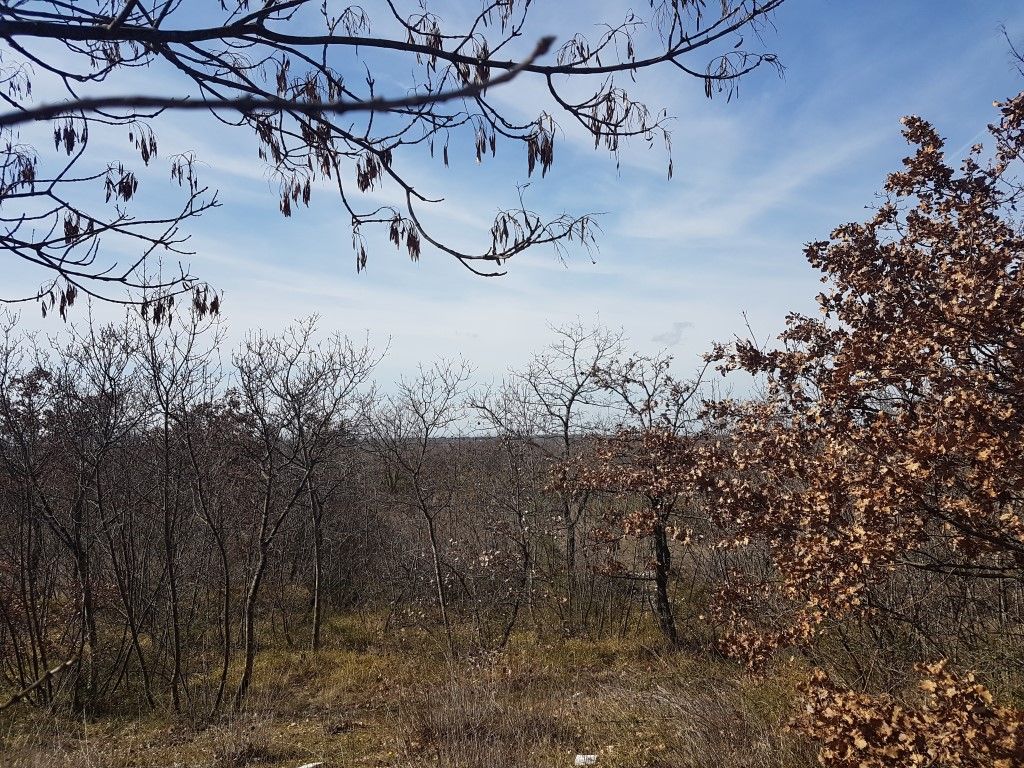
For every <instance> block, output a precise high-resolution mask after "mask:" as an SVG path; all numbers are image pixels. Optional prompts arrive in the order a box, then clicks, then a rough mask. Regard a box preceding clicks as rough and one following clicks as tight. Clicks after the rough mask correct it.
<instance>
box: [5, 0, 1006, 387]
mask: <svg viewBox="0 0 1024 768" xmlns="http://www.w3.org/2000/svg"><path fill="white" fill-rule="evenodd" d="M637 2H638V3H639V4H640V5H641V6H644V7H646V6H647V3H646V0H643V1H642V2H641V1H640V0H637ZM544 5H545V4H543V3H541V4H540V6H544ZM540 6H539V7H540ZM598 9H604V10H614V11H615V14H614V15H621V14H622V13H623V12H624V11H625V10H627V9H628V3H621V2H613V1H612V0H603V2H600V3H595V2H584V1H583V0H563V2H561V3H559V4H557V5H556V4H548V5H547V6H546V9H544V10H541V20H542V21H544V20H545V19H546V20H548V21H549V23H551V24H553V25H558V29H555V30H554V31H556V32H560V33H562V34H563V35H564V33H565V31H566V29H568V27H567V26H565V24H566V21H565V20H566V19H569V20H570V23H571V20H572V19H576V20H577V21H576V24H577V26H579V25H580V22H579V19H583V20H584V22H583V23H584V25H585V24H586V23H588V22H587V20H588V19H590V18H592V17H594V16H596V15H598ZM639 10H643V8H641V9H639ZM544 13H547V14H549V15H548V16H544V15H543V14H544ZM775 21H776V25H777V31H775V32H771V31H769V32H768V33H767V34H766V36H765V44H766V47H767V48H768V49H769V50H772V51H774V52H776V53H778V54H779V56H780V58H781V60H782V62H783V64H784V65H785V67H786V73H785V76H784V78H781V79H780V78H778V77H776V76H775V75H774V74H772V73H771V72H770V71H768V70H764V71H763V72H758V73H755V74H754V75H753V76H751V77H748V78H747V79H746V80H745V81H744V82H743V84H742V86H741V93H740V98H739V99H738V100H735V99H734V100H733V101H732V102H731V103H728V104H727V103H726V101H725V100H724V99H718V98H716V99H715V100H712V101H708V100H707V99H705V98H704V95H703V86H702V83H701V82H700V81H696V80H692V79H688V78H685V77H679V78H672V77H669V76H667V71H663V72H662V73H660V74H659V75H658V77H656V78H645V79H642V80H641V81H640V83H639V86H638V89H639V92H640V93H642V94H643V95H644V96H645V97H646V99H647V100H648V101H649V102H650V103H651V104H652V105H655V106H664V107H667V108H668V110H669V113H670V114H672V115H674V116H675V117H676V119H675V120H674V121H673V123H672V125H671V129H672V133H673V145H674V150H673V155H674V160H675V177H674V179H673V180H672V181H668V180H667V179H666V174H665V162H666V157H665V154H664V152H663V151H662V150H661V149H660V147H657V146H656V147H655V148H654V149H651V150H648V149H647V147H646V145H644V144H643V143H642V142H641V143H637V144H635V145H633V146H631V147H629V148H628V149H627V150H626V151H625V152H624V153H623V156H622V158H621V160H622V162H621V167H620V168H619V169H618V170H617V169H616V164H615V162H614V160H613V159H612V158H610V157H609V156H608V155H607V153H606V152H604V151H601V150H596V151H595V150H594V149H593V145H592V142H591V141H590V140H589V139H588V138H586V137H584V136H580V135H579V134H578V133H577V132H575V131H571V132H569V134H568V135H565V136H562V137H560V139H559V142H558V146H557V155H556V163H555V166H554V168H553V169H552V172H551V173H549V175H548V177H547V178H546V179H544V180H543V181H541V180H539V179H537V178H536V177H535V178H534V179H533V180H532V183H531V185H530V187H529V188H528V189H527V195H528V198H527V199H528V202H529V203H530V204H531V205H532V206H533V207H535V208H536V209H538V210H541V211H544V212H547V213H550V214H557V213H558V212H560V211H562V210H566V211H570V212H573V213H586V212H591V211H602V212H606V214H605V215H604V216H602V217H601V220H600V223H601V226H602V229H603V234H602V235H601V237H600V250H599V251H598V252H597V253H596V254H594V261H593V262H592V261H591V258H590V257H589V256H588V255H587V254H586V253H582V252H580V253H573V254H570V256H569V257H568V258H567V259H566V260H565V261H564V262H561V261H559V260H558V259H557V258H555V257H554V256H553V255H552V253H551V252H550V251H547V250H543V249H541V250H537V251H535V252H530V253H527V254H524V255H522V256H519V257H516V259H514V260H513V261H512V262H510V263H509V265H508V267H509V274H508V275H507V276H505V277H503V278H498V279H482V278H478V277H475V276H473V275H471V274H470V273H469V272H468V271H466V270H465V269H463V268H462V267H460V266H459V265H457V264H455V263H453V262H452V261H451V259H450V258H449V257H446V256H444V255H442V254H438V253H435V252H432V251H428V252H426V253H425V254H424V257H423V258H422V259H421V261H420V262H419V263H418V264H413V263H410V261H409V260H408V258H407V257H406V256H405V255H404V254H399V253H396V252H395V251H394V250H392V249H390V248H387V247H375V248H374V249H373V251H372V252H371V254H370V263H369V268H368V270H367V272H366V273H364V274H361V275H357V274H356V272H355V268H354V257H353V253H352V248H351V243H350V233H349V230H348V229H347V227H346V219H345V216H344V215H342V213H341V212H340V211H339V205H338V202H337V200H336V199H335V198H334V197H332V196H331V195H330V194H329V193H323V194H320V195H318V196H316V197H315V198H314V202H313V205H312V206H311V208H310V209H309V210H308V211H302V212H301V214H300V215H297V216H294V217H293V218H291V219H288V220H286V219H284V218H282V217H281V216H280V215H279V214H278V213H277V200H276V195H275V191H274V189H273V187H272V184H271V183H270V181H269V180H268V178H267V176H266V171H265V169H264V168H263V167H261V165H260V164H259V162H258V161H257V159H256V144H255V140H254V139H252V138H251V137H249V136H248V135H240V134H238V133H232V132H227V131H224V130H220V129H218V128H216V127H214V126H212V125H211V121H209V120H199V119H198V118H196V117H195V116H192V117H189V118H183V117H175V118H174V119H173V121H165V123H164V124H163V126H162V127H161V128H160V129H159V131H158V135H159V136H160V140H161V154H162V155H164V156H167V155H169V154H171V153H172V152H175V151H184V150H194V151H196V152H197V153H198V155H199V157H200V159H201V160H202V161H203V163H204V164H205V165H204V169H203V178H204V181H205V182H206V183H209V184H211V185H212V186H214V187H217V188H218V189H219V190H220V196H221V199H222V200H223V202H224V205H223V207H222V208H220V209H219V210H217V211H214V212H213V213H212V214H210V215H209V216H207V217H206V218H204V219H203V220H202V221H200V222H198V223H197V224H196V226H194V227H193V232H194V239H193V243H192V247H193V248H194V249H195V250H196V251H197V255H196V256H195V257H194V258H193V260H192V270H193V272H194V273H196V274H198V275H200V276H202V277H203V278H205V279H207V280H208V281H209V282H211V283H212V284H214V285H215V286H217V287H218V288H219V289H221V290H222V291H223V292H224V296H225V308H224V311H225V316H226V321H227V325H228V327H229V336H230V338H231V339H235V340H237V339H239V338H241V337H242V336H243V335H244V333H245V331H246V330H248V329H250V328H255V327H262V328H265V329H267V330H275V329H280V328H282V327H284V326H285V325H286V324H288V323H289V322H290V321H291V320H294V319H296V318H299V317H303V316H305V315H308V314H311V313H317V314H319V315H321V317H322V321H321V323H322V327H323V328H324V329H325V330H332V331H333V330H340V331H343V332H346V333H348V334H350V335H353V336H362V335H363V333H364V332H365V331H366V330H368V331H369V333H370V337H371V339H372V340H373V341H374V342H375V343H376V344H378V345H379V346H382V347H383V346H384V345H386V344H388V343H389V340H390V351H389V354H388V357H387V360H386V362H385V363H384V365H383V366H382V368H381V370H380V373H381V376H382V378H385V379H386V378H388V377H390V376H393V375H395V374H397V373H399V372H403V371H406V372H407V371H409V370H410V369H412V368H413V367H414V366H415V364H416V363H417V362H418V361H423V360H429V359H430V358H432V357H435V356H438V355H444V356H459V355H462V356H464V357H466V358H467V359H468V360H470V361H471V362H472V363H473V364H474V365H475V366H476V368H477V371H478V376H479V377H480V378H482V379H485V380H486V379H490V378H497V377H500V376H501V374H502V373H503V372H504V371H505V370H506V368H507V367H509V366H518V365H521V364H523V363H524V362H525V361H526V360H527V359H528V357H529V356H530V354H531V353H532V352H533V351H535V350H537V349H539V348H540V347H542V346H543V345H544V344H546V343H547V342H548V340H549V338H550V334H549V332H548V325H549V324H560V323H565V322H569V321H572V320H574V319H576V318H582V319H583V320H585V321H599V322H601V323H603V324H605V325H607V326H610V327H613V328H619V327H621V328H622V329H624V330H625V332H626V333H627V334H628V336H629V337H630V339H631V340H632V342H633V345H634V347H635V348H637V349H639V350H642V351H647V352H653V351H656V350H658V349H662V348H668V349H669V350H670V351H671V352H673V353H674V354H675V355H676V359H677V364H678V368H679V372H680V373H683V374H685V373H686V371H687V370H688V369H690V368H693V367H695V366H696V364H697V360H698V357H699V355H700V354H701V353H702V352H704V351H705V350H707V348H708V347H709V345H710V343H711V342H712V341H713V340H716V339H719V340H721V339H728V338H730V337H731V336H732V335H733V334H735V333H742V332H744V323H745V321H744V313H746V316H747V318H749V322H750V324H751V326H752V327H753V328H754V330H755V331H756V332H757V333H758V334H759V335H760V336H762V337H767V336H770V335H773V334H775V333H777V332H778V331H779V330H780V329H781V327H782V323H783V319H784V316H785V314H786V313H787V312H788V311H790V310H809V309H811V308H812V306H813V297H814V295H815V294H816V293H817V292H818V291H819V290H820V284H819V282H818V279H817V275H816V274H815V273H814V272H813V271H812V270H811V269H810V267H809V266H807V264H806V262H805V261H804V259H803V256H802V245H803V243H804V242H806V241H808V240H814V239H821V238H824V237H827V235H828V232H829V230H830V229H832V228H833V227H835V226H837V225H839V224H841V223H844V222H847V221H851V220H858V219H862V218H864V217H865V215H866V212H865V207H866V206H870V205H871V204H872V203H873V202H874V201H875V200H876V194H877V192H878V190H879V189H880V188H881V184H882V182H883V180H884V176H885V174H886V173H887V172H888V171H890V170H892V169H894V168H895V167H896V166H897V165H898V163H899V160H900V158H901V157H903V156H904V154H906V145H905V143H904V142H903V140H902V137H901V136H900V124H899V118H900V116H901V115H904V114H919V115H922V116H924V117H926V118H927V119H929V120H931V121H932V122H933V123H934V124H935V125H936V126H937V127H938V129H939V131H940V133H941V134H942V135H943V136H944V137H946V138H947V141H948V147H949V149H950V150H951V151H952V152H955V153H958V154H959V153H962V151H963V149H964V148H966V147H967V146H968V145H970V144H971V143H973V142H974V141H976V140H979V139H980V138H981V137H982V136H983V133H982V132H983V130H984V128H985V126H986V124H987V123H989V122H991V121H992V120H993V119H994V118H995V111H994V109H993V108H992V102H993V100H996V99H1003V98H1006V97H1008V96H1010V95H1012V94H1014V93H1016V92H1017V91H1018V90H1020V89H1021V87H1022V85H1024V83H1022V80H1021V78H1020V77H1019V75H1017V74H1016V73H1015V71H1014V68H1013V66H1012V64H1011V61H1010V56H1009V50H1008V47H1007V45H1006V42H1005V40H1004V39H1003V36H1002V33H1001V32H1000V30H999V25H1000V24H1005V26H1006V27H1007V29H1008V31H1009V33H1010V35H1011V37H1012V38H1013V39H1014V40H1020V41H1024V4H1022V3H1020V2H1016V1H1011V0H975V1H974V2H962V0H961V1H960V2H952V1H950V2H925V1H924V0H917V1H915V2H910V1H909V0H905V1H903V2H896V1H893V2H881V0H872V1H869V0H789V1H788V2H787V3H786V4H785V5H784V6H783V7H782V9H781V10H780V11H779V13H778V14H777V17H776V19H775ZM581 29H585V26H584V27H581ZM392 74H393V76H394V78H395V85H396V87H397V88H399V89H400V88H401V87H402V83H401V78H400V77H399V76H398V74H397V73H392ZM384 83H385V81H383V80H382V83H381V87H382V89H383V87H384ZM494 97H495V99H496V101H499V102H501V103H502V104H503V105H504V106H505V107H506V108H507V109H508V110H510V111H511V112H513V113H516V114H518V113H520V112H521V114H522V115H523V116H530V115H534V114H536V111H537V109H538V107H539V106H540V104H539V103H538V100H539V99H540V94H539V93H538V91H537V90H536V88H535V86H533V85H531V84H530V83H528V82H524V81H522V80H520V81H516V82H514V83H512V84H510V85H508V86H505V89H504V90H503V91H502V92H501V93H500V94H499V93H497V92H494ZM470 154H471V149H470V148H469V147H466V148H465V151H464V152H463V153H462V155H460V154H459V152H458V151H457V149H456V148H455V147H453V150H452V160H453V161H454V162H453V163H452V167H451V168H450V169H444V168H443V167H441V166H440V165H439V164H438V163H434V164H430V163H429V162H428V160H427V158H425V157H416V156H413V157H409V158H408V163H409V167H411V168H412V169H413V170H414V173H415V174H417V175H418V176H417V177H418V178H421V179H422V180H423V183H424V184H429V185H430V186H431V187H432V188H433V189H437V190H440V191H442V192H443V193H444V194H445V196H446V198H447V202H446V205H445V206H444V208H443V209H441V210H440V211H438V212H435V213H432V214H430V216H429V220H430V222H431V225H432V226H434V227H436V228H437V230H438V231H439V232H441V233H442V234H444V235H445V236H447V237H449V238H450V239H452V240H454V241H456V242H458V241H462V242H464V243H466V244H470V243H479V242H481V240H480V237H481V236H482V235H483V234H484V232H485V231H486V229H487V227H488V226H489V222H490V220H491V218H492V217H493V215H494V211H495V209H496V208H497V207H498V206H499V205H502V204H508V203H510V202H511V200H512V196H513V195H514V194H515V184H516V183H518V182H525V181H527V178H526V163H525V158H524V157H521V156H520V153H519V152H518V151H516V152H515V153H514V154H513V153H512V152H511V151H506V152H505V153H504V154H503V153H502V152H501V151H500V148H499V154H498V157H497V158H496V159H495V160H493V161H488V162H486V163H484V165H483V166H476V165H475V164H473V163H472V162H471V161H465V159H464V157H463V155H464V156H465V157H469V155H470ZM160 172H161V174H162V173H163V172H164V169H162V168H161V171H160ZM152 194H153V195H158V194H159V193H157V192H153V193H152ZM151 202H152V204H154V205H155V204H158V203H159V202H160V200H159V198H158V197H157V198H153V199H152V200H151ZM10 276H11V279H12V280H14V281H17V280H19V279H22V277H21V273H20V272H17V271H16V272H12V273H10ZM33 311H34V310H29V311H27V312H26V319H29V316H31V315H32V313H33ZM104 312H105V311H104V310H101V311H100V313H101V314H103V313H104ZM32 322H33V323H35V322H36V321H35V319H34V318H32ZM47 325H49V326H51V327H52V324H50V323H47Z"/></svg>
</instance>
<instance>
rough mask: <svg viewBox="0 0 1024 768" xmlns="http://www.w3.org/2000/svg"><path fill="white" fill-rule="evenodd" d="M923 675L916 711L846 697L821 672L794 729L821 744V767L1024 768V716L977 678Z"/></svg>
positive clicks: (924, 669)
mask: <svg viewBox="0 0 1024 768" xmlns="http://www.w3.org/2000/svg"><path fill="white" fill-rule="evenodd" d="M920 672H921V673H922V679H921V683H920V688H921V691H922V692H923V694H924V695H923V697H922V700H921V701H919V702H915V703H914V705H905V704H902V703H900V702H899V701H897V700H896V699H895V698H894V697H892V696H889V695H882V696H871V695H869V694H866V693H857V692H855V691H851V690H848V689H845V688H843V687H841V686H839V685H837V684H835V683H834V682H832V681H831V680H830V679H829V678H828V677H827V676H826V675H825V674H824V673H823V672H818V673H816V674H815V676H814V678H813V679H812V681H811V682H810V683H809V684H808V685H807V686H806V687H805V695H806V698H805V703H806V706H805V711H804V712H803V713H802V714H801V715H800V716H799V717H797V718H795V719H794V721H793V722H792V723H791V727H793V728H795V729H796V730H798V731H801V732H803V733H805V734H807V735H809V736H811V737H812V738H813V739H815V740H816V741H818V742H819V743H820V745H821V749H820V752H819V753H818V761H819V762H820V763H821V764H822V765H827V766H835V767H836V768H888V766H893V765H905V766H936V767H941V768H1011V766H1015V765H1021V763H1022V761H1024V712H1021V711H1020V710H1016V709H1010V708H1008V707H1003V706H1000V705H998V704H996V703H994V701H993V698H992V694H991V693H989V691H988V689H987V688H985V686H984V685H982V684H980V683H978V682H977V681H976V680H975V678H974V675H973V674H967V675H963V676H960V675H956V674H954V673H952V672H950V671H949V670H948V669H947V668H946V663H945V662H944V661H940V662H937V663H934V664H928V665H923V666H921V667H920Z"/></svg>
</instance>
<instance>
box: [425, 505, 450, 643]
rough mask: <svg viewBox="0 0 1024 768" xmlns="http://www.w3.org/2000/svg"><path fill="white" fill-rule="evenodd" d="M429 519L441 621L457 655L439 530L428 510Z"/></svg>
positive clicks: (431, 552) (426, 514)
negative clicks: (442, 568) (439, 541)
mask: <svg viewBox="0 0 1024 768" xmlns="http://www.w3.org/2000/svg"><path fill="white" fill-rule="evenodd" d="M423 517H424V518H426V521H427V533H428V534H429V536H430V554H431V556H432V557H433V560H434V582H435V583H436V585H437V607H438V609H440V611H441V622H442V623H443V624H444V633H445V637H447V638H448V653H449V654H451V656H452V658H454V657H455V640H454V639H453V638H452V626H451V623H450V622H449V621H448V599H447V598H446V597H445V593H444V581H443V580H442V577H441V553H440V551H439V549H438V546H437V530H436V529H435V527H434V517H433V515H430V514H428V513H427V512H424V513H423Z"/></svg>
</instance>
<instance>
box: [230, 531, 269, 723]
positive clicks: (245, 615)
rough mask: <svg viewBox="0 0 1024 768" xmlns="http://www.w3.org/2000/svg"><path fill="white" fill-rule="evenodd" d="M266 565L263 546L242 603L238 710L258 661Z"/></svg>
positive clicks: (236, 702)
mask: <svg viewBox="0 0 1024 768" xmlns="http://www.w3.org/2000/svg"><path fill="white" fill-rule="evenodd" d="M266 566H267V553H266V549H265V548H264V547H261V549H260V555H259V560H258V561H257V563H256V570H255V571H254V572H253V575H252V581H251V582H249V589H248V591H247V592H246V594H245V602H244V603H243V605H242V645H243V647H244V656H245V663H244V666H243V668H242V679H241V680H239V681H238V690H237V691H236V692H235V711H236V712H237V711H240V710H241V709H242V704H243V703H244V702H245V695H246V693H248V691H249V685H250V683H251V682H252V670H253V666H254V664H255V661H256V601H257V598H258V597H259V590H260V583H261V582H262V581H263V572H264V570H265V569H266Z"/></svg>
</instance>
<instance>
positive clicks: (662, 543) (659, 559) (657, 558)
mask: <svg viewBox="0 0 1024 768" xmlns="http://www.w3.org/2000/svg"><path fill="white" fill-rule="evenodd" d="M656 514H657V510H656ZM671 569H672V553H671V552H670V551H669V548H668V532H667V531H666V530H665V521H664V520H663V519H661V516H660V514H659V515H658V520H657V522H656V523H655V524H654V586H655V603H654V608H655V612H656V613H657V614H658V626H659V627H660V628H661V633H662V634H663V635H665V639H666V640H668V641H669V642H670V643H671V644H672V645H677V644H678V643H679V637H678V635H677V634H676V621H675V618H674V617H673V616H672V603H671V602H670V601H669V597H668V580H669V575H670V573H671Z"/></svg>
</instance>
